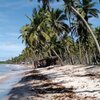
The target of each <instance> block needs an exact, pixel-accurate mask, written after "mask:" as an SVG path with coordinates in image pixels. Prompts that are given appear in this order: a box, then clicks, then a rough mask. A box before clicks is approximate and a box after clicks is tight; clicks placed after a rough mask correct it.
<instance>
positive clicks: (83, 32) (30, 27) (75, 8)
mask: <svg viewBox="0 0 100 100" xmlns="http://www.w3.org/2000/svg"><path fill="white" fill-rule="evenodd" d="M37 1H38V2H40V1H42V7H40V6H39V7H38V9H36V8H34V9H33V13H32V18H29V17H28V19H29V20H30V23H28V24H26V25H25V26H23V27H22V28H21V33H22V34H21V36H20V37H21V38H22V41H23V42H24V43H25V44H26V48H25V49H24V50H23V51H22V54H21V55H19V56H18V57H15V58H13V59H11V60H9V61H7V62H9V63H21V62H28V63H33V62H34V60H38V59H43V58H46V57H52V56H57V57H58V59H59V62H60V64H62V65H63V64H98V63H100V27H97V28H94V27H93V26H92V24H91V23H90V22H89V19H90V18H92V17H97V18H98V17H99V16H98V14H99V10H98V9H96V8H95V4H96V3H99V2H93V1H92V0H63V1H64V5H63V9H54V8H52V7H51V6H50V3H51V1H54V0H37ZM57 1H59V2H60V0H55V2H53V3H56V2H57Z"/></svg>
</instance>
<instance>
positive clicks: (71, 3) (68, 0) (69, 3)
mask: <svg viewBox="0 0 100 100" xmlns="http://www.w3.org/2000/svg"><path fill="white" fill-rule="evenodd" d="M63 1H64V3H65V5H66V7H68V8H69V9H70V11H71V12H74V13H75V14H76V15H77V16H79V17H80V18H81V20H82V21H83V22H84V24H85V25H86V27H87V29H88V30H89V32H90V33H91V35H92V37H93V39H94V41H95V43H96V46H97V48H98V51H99V53H100V46H99V43H98V41H97V39H96V37H95V35H94V33H93V30H92V29H91V27H90V26H89V24H88V23H87V21H86V20H85V19H84V17H83V16H82V15H81V14H80V12H79V11H78V10H77V9H76V6H77V5H76V4H79V3H81V1H80V0H76V1H74V0H63ZM88 1H89V0H88Z"/></svg>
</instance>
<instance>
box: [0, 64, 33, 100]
mask: <svg viewBox="0 0 100 100" xmlns="http://www.w3.org/2000/svg"><path fill="white" fill-rule="evenodd" d="M30 69H31V68H28V67H25V66H23V65H15V64H1V65H0V100H5V96H6V95H7V94H8V93H9V92H10V90H11V89H12V88H13V86H14V85H15V84H16V83H17V82H19V81H20V79H21V78H22V77H23V76H24V74H25V72H26V71H28V70H30Z"/></svg>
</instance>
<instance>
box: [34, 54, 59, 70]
mask: <svg viewBox="0 0 100 100" xmlns="http://www.w3.org/2000/svg"><path fill="white" fill-rule="evenodd" d="M57 60H58V57H56V56H54V57H47V58H44V59H41V60H37V61H34V67H35V68H40V67H47V66H50V65H56V64H57Z"/></svg>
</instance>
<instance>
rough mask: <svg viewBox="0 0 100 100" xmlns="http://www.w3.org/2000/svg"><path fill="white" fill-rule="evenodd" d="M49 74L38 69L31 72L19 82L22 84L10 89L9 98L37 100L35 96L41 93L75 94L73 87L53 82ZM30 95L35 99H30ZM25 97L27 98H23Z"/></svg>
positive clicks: (11, 99) (14, 99)
mask: <svg viewBox="0 0 100 100" xmlns="http://www.w3.org/2000/svg"><path fill="white" fill-rule="evenodd" d="M26 74H28V73H26ZM47 76H48V75H42V74H40V73H39V72H38V71H37V70H34V71H31V72H29V75H27V76H25V77H23V78H22V80H21V81H20V82H19V83H18V84H20V85H19V86H16V87H15V88H13V89H12V90H11V91H10V93H9V94H8V96H9V100H35V97H39V95H43V96H44V95H47V94H57V93H71V94H72V95H73V94H74V92H73V88H65V87H63V86H62V85H60V84H59V83H52V82H51V80H49V79H48V77H47ZM30 96H34V99H28V97H30ZM23 97H26V98H27V99H21V98H23ZM44 97H45V96H44Z"/></svg>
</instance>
